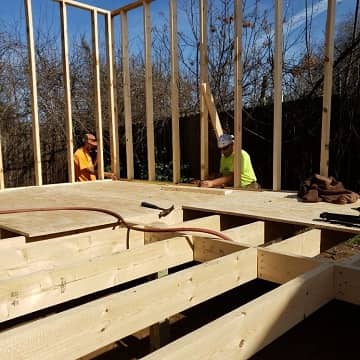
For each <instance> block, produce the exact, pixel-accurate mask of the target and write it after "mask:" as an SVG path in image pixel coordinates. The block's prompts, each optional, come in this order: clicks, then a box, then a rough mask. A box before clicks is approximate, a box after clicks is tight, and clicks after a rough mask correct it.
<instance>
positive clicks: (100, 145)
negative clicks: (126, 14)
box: [91, 10, 104, 180]
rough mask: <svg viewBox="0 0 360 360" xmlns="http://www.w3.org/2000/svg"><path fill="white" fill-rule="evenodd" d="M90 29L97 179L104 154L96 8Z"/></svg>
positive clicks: (92, 15)
mask: <svg viewBox="0 0 360 360" xmlns="http://www.w3.org/2000/svg"><path fill="white" fill-rule="evenodd" d="M91 30H92V46H93V71H94V95H95V96H94V97H95V121H96V138H97V143H98V152H97V161H98V179H100V180H102V179H104V156H103V148H104V147H103V138H102V137H103V132H102V114H101V89H100V63H99V62H100V59H99V39H98V31H99V29H98V13H97V10H92V11H91Z"/></svg>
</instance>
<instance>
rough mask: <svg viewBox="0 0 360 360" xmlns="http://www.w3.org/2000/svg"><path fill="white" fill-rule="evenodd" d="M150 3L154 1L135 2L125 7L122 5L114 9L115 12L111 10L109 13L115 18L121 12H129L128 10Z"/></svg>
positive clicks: (139, 0) (140, 0) (141, 0)
mask: <svg viewBox="0 0 360 360" xmlns="http://www.w3.org/2000/svg"><path fill="white" fill-rule="evenodd" d="M152 1H155V0H137V1H134V2H132V3H130V4H127V5H124V6H122V7H120V8H118V9H115V10H112V11H111V16H116V15H120V13H122V12H127V11H130V10H134V9H136V8H138V7H140V6H143V5H144V2H149V3H150V2H152Z"/></svg>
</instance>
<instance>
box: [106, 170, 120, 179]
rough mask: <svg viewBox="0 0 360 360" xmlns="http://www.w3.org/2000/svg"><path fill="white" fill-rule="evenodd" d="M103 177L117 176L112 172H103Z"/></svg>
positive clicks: (114, 177)
mask: <svg viewBox="0 0 360 360" xmlns="http://www.w3.org/2000/svg"><path fill="white" fill-rule="evenodd" d="M104 178H105V179H111V180H117V176H116V174H115V173H113V172H104Z"/></svg>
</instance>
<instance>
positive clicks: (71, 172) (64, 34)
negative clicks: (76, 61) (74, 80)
mask: <svg viewBox="0 0 360 360" xmlns="http://www.w3.org/2000/svg"><path fill="white" fill-rule="evenodd" d="M59 5H60V19H61V45H62V63H63V74H64V75H63V78H64V105H65V109H64V114H65V129H66V143H67V160H68V178H69V182H75V169H74V154H73V153H74V140H73V133H72V128H73V126H72V109H71V90H70V67H69V48H68V31H67V13H66V3H64V2H59Z"/></svg>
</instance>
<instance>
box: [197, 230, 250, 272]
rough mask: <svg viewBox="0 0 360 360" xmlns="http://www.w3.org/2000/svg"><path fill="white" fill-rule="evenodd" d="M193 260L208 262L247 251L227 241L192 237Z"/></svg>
mask: <svg viewBox="0 0 360 360" xmlns="http://www.w3.org/2000/svg"><path fill="white" fill-rule="evenodd" d="M192 241H193V243H194V260H195V261H200V262H204V261H209V260H212V259H216V258H218V257H220V256H224V255H228V254H232V253H234V252H236V251H240V250H243V249H247V247H246V246H243V245H241V244H238V243H236V242H231V241H227V240H220V239H215V238H210V237H201V236H193V237H192ZM253 265H254V264H252V263H250V264H242V266H249V267H252V266H253Z"/></svg>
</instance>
